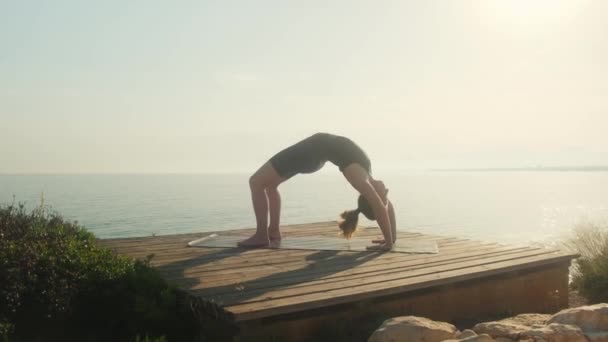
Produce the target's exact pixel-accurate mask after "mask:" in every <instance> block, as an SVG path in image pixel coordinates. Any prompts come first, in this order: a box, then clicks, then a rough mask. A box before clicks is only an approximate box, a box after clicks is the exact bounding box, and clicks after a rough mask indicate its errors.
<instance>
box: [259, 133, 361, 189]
mask: <svg viewBox="0 0 608 342" xmlns="http://www.w3.org/2000/svg"><path fill="white" fill-rule="evenodd" d="M327 161H330V162H332V163H333V164H335V165H337V166H338V167H339V169H340V171H342V172H343V171H344V168H346V167H347V166H349V165H351V164H353V163H357V164H359V165H361V166H362V167H363V168H364V169H365V170H367V172H368V173H370V174H371V162H370V160H369V158H368V157H367V155H366V154H365V152H364V151H363V150H362V149H361V148H360V147H359V146H357V145H356V144H355V143H354V142H352V141H351V140H350V139H348V138H345V137H341V136H336V135H332V134H327V133H317V134H315V135H312V136H310V137H308V138H306V139H304V140H302V141H300V142H298V143H296V144H295V145H292V146H290V147H288V148H286V149H284V150H282V151H281V152H279V153H277V154H275V155H274V156H273V157H272V158H270V163H271V164H272V166H273V167H274V169H275V170H276V171H277V173H278V174H279V176H281V177H282V178H284V179H288V178H291V177H293V176H294V175H296V174H298V173H313V172H315V171H318V170H320V169H321V168H322V167H323V165H325V162H327Z"/></svg>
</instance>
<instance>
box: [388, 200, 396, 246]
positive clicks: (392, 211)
mask: <svg viewBox="0 0 608 342" xmlns="http://www.w3.org/2000/svg"><path fill="white" fill-rule="evenodd" d="M388 218H389V220H390V221H391V232H392V233H393V243H395V241H397V219H396V218H395V208H393V202H391V201H390V200H389V201H388Z"/></svg>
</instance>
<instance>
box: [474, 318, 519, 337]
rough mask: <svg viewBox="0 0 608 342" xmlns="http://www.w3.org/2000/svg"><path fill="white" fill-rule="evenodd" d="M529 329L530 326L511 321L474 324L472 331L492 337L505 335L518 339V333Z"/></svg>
mask: <svg viewBox="0 0 608 342" xmlns="http://www.w3.org/2000/svg"><path fill="white" fill-rule="evenodd" d="M528 329H530V327H528V326H525V325H522V324H516V323H511V322H500V321H498V322H485V323H479V324H476V325H475V326H474V327H473V331H475V332H476V333H477V334H480V335H481V334H488V335H490V336H492V337H493V338H497V337H506V338H509V339H512V340H518V338H519V334H520V333H522V332H524V331H526V330H528Z"/></svg>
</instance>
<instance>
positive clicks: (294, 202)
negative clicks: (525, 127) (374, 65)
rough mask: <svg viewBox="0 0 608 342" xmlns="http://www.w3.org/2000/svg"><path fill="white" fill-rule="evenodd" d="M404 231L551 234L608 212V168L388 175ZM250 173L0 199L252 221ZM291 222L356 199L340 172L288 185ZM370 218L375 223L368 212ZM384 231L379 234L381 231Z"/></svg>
mask: <svg viewBox="0 0 608 342" xmlns="http://www.w3.org/2000/svg"><path fill="white" fill-rule="evenodd" d="M382 178H383V180H384V181H385V183H387V185H388V187H389V188H390V192H389V197H390V198H391V199H392V201H393V202H394V204H395V207H396V211H397V221H398V229H399V230H413V231H419V232H423V233H431V234H443V235H452V236H459V237H468V238H475V239H481V240H487V241H498V242H505V243H525V244H529V243H536V242H539V243H543V244H547V243H552V242H554V241H557V240H559V239H563V238H564V237H565V236H567V234H568V232H569V231H570V230H571V229H572V227H573V226H574V225H575V224H577V223H579V222H581V221H584V220H593V221H599V222H604V223H605V222H607V221H608V172H538V171H537V172H534V171H531V172H522V171H519V172H408V173H394V174H386V175H383V177H382ZM247 180H248V175H246V174H226V175H202V174H201V175H54V176H52V175H22V176H18V175H0V203H2V204H6V203H11V202H12V201H13V196H14V197H15V198H16V201H17V202H26V204H27V205H28V206H30V207H31V206H34V205H36V204H38V203H40V198H41V195H42V194H43V196H44V202H45V204H48V205H50V206H52V207H53V209H55V210H57V211H59V212H60V213H62V214H63V215H64V216H65V217H67V218H69V219H73V220H77V221H78V222H80V223H81V224H83V225H84V226H86V227H87V228H88V229H90V230H91V231H93V232H94V233H95V234H96V235H97V236H100V237H126V236H144V235H151V234H157V235H162V234H172V233H183V232H202V231H210V230H224V229H235V228H243V227H252V226H253V225H254V222H255V221H254V216H253V212H252V209H251V204H250V199H249V190H248V185H247ZM280 190H281V194H282V196H283V212H282V223H285V224H288V223H304V222H315V221H325V220H334V219H336V218H337V215H338V213H340V212H341V211H342V210H344V209H352V208H353V207H354V206H356V195H357V194H356V193H355V191H354V190H353V189H352V188H351V187H350V186H349V185H348V184H347V182H346V181H345V180H344V178H343V177H342V176H341V175H340V174H339V173H317V174H313V175H306V176H297V177H295V178H293V179H292V180H290V181H289V182H288V183H286V184H283V185H282V186H281V188H280ZM362 223H364V224H371V222H369V221H367V220H363V221H362ZM379 234H380V233H379Z"/></svg>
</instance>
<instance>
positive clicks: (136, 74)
mask: <svg viewBox="0 0 608 342" xmlns="http://www.w3.org/2000/svg"><path fill="white" fill-rule="evenodd" d="M328 3H330V4H328ZM0 119H1V121H0V122H1V125H0V172H4V173H21V172H27V173H30V172H223V171H247V172H250V171H251V172H252V171H254V170H255V168H257V167H258V166H259V165H260V164H262V163H263V162H264V161H265V160H266V159H267V158H269V157H270V156H272V154H274V153H275V152H277V151H278V150H279V149H281V148H283V147H286V146H287V145H289V144H292V143H294V142H296V141H297V140H299V139H301V138H304V137H306V136H308V135H309V134H312V133H314V132H317V131H325V132H333V133H337V134H343V135H347V136H349V137H351V138H352V139H353V140H355V141H356V142H358V143H359V144H360V145H361V146H362V147H363V148H364V149H365V150H366V151H367V152H368V154H369V155H370V157H371V158H372V162H373V164H374V168H375V169H376V170H382V169H384V170H388V169H412V168H427V167H498V166H535V165H539V164H542V165H547V166H549V165H580V164H585V165H589V164H604V165H605V164H607V163H606V156H608V1H602V0H597V1H585V0H581V1H574V0H573V1H564V0H534V1H532V0H504V1H498V0H496V1H491V0H480V1H402V0H399V1H352V0H348V1H285V0H281V1H227V0H222V1H150V0H147V1H125V0H121V1H107V0H104V1H82V0H78V1H76V0H74V1H62V0H53V1H21V0H13V1H11V0H5V1H0Z"/></svg>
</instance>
